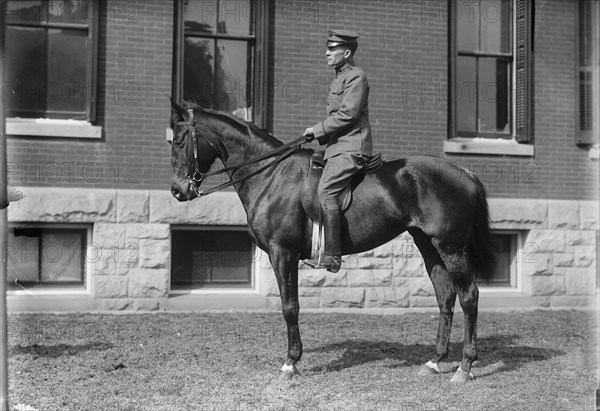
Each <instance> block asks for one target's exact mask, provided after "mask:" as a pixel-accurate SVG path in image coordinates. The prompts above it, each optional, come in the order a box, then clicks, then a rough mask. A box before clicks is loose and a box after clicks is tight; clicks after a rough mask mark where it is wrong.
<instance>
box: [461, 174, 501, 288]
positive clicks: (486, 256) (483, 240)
mask: <svg viewBox="0 0 600 411" xmlns="http://www.w3.org/2000/svg"><path fill="white" fill-rule="evenodd" d="M467 174H468V175H469V177H470V179H471V181H472V182H473V184H474V185H475V193H476V199H475V210H474V216H475V218H474V220H473V230H472V232H471V237H470V238H469V243H468V244H467V259H468V264H469V271H470V272H471V274H475V276H476V277H477V278H478V279H481V280H483V281H490V280H491V279H492V275H493V274H494V270H495V269H496V254H495V253H494V244H493V241H492V231H491V229H490V213H489V209H488V203H487V194H486V191H485V187H484V186H483V184H482V183H481V180H479V178H477V176H476V175H475V174H471V173H467Z"/></svg>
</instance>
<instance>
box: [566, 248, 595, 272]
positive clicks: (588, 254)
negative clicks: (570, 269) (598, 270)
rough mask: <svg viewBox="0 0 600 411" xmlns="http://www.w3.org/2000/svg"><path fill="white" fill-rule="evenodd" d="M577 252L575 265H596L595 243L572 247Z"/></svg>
mask: <svg viewBox="0 0 600 411" xmlns="http://www.w3.org/2000/svg"><path fill="white" fill-rule="evenodd" d="M570 250H571V251H573V252H574V253H575V266H577V267H590V266H592V265H593V266H595V265H596V247H595V246H593V245H578V246H574V247H572V248H570Z"/></svg>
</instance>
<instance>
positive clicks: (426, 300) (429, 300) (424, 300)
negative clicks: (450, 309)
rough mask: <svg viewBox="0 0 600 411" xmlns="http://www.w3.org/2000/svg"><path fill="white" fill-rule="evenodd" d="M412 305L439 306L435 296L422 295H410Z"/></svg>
mask: <svg viewBox="0 0 600 411" xmlns="http://www.w3.org/2000/svg"><path fill="white" fill-rule="evenodd" d="M410 306H411V307H437V306H438V304H437V300H436V299H435V297H422V296H418V295H416V296H413V297H410Z"/></svg>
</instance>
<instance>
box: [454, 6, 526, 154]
mask: <svg viewBox="0 0 600 411" xmlns="http://www.w3.org/2000/svg"><path fill="white" fill-rule="evenodd" d="M449 7H450V11H449V12H450V16H451V18H450V21H449V22H450V24H449V30H450V33H449V34H450V41H449V59H450V62H449V96H450V98H449V103H448V110H449V116H448V118H449V122H448V134H449V138H450V139H463V140H465V139H473V138H483V139H504V140H506V141H509V142H518V143H530V142H532V127H531V125H532V124H533V121H532V120H533V118H532V117H533V111H532V85H533V83H532V79H531V73H532V72H533V70H532V64H531V56H532V35H531V32H532V17H533V16H532V2H531V1H529V0H476V1H473V0H450V1H449ZM526 151H527V152H528V150H526ZM499 154H504V153H499ZM515 154H519V153H515Z"/></svg>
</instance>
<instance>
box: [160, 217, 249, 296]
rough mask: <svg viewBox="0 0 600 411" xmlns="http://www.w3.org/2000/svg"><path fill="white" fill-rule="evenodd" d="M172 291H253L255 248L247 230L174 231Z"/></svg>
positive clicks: (172, 235) (186, 228)
mask: <svg viewBox="0 0 600 411" xmlns="http://www.w3.org/2000/svg"><path fill="white" fill-rule="evenodd" d="M171 250H172V252H171V253H172V256H171V257H172V258H171V290H173V291H178V290H179V291H193V290H205V289H251V288H253V287H254V276H253V256H254V247H253V245H252V241H251V240H250V236H249V235H248V232H247V229H246V228H245V227H206V228H199V227H175V228H173V229H172V231H171Z"/></svg>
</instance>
